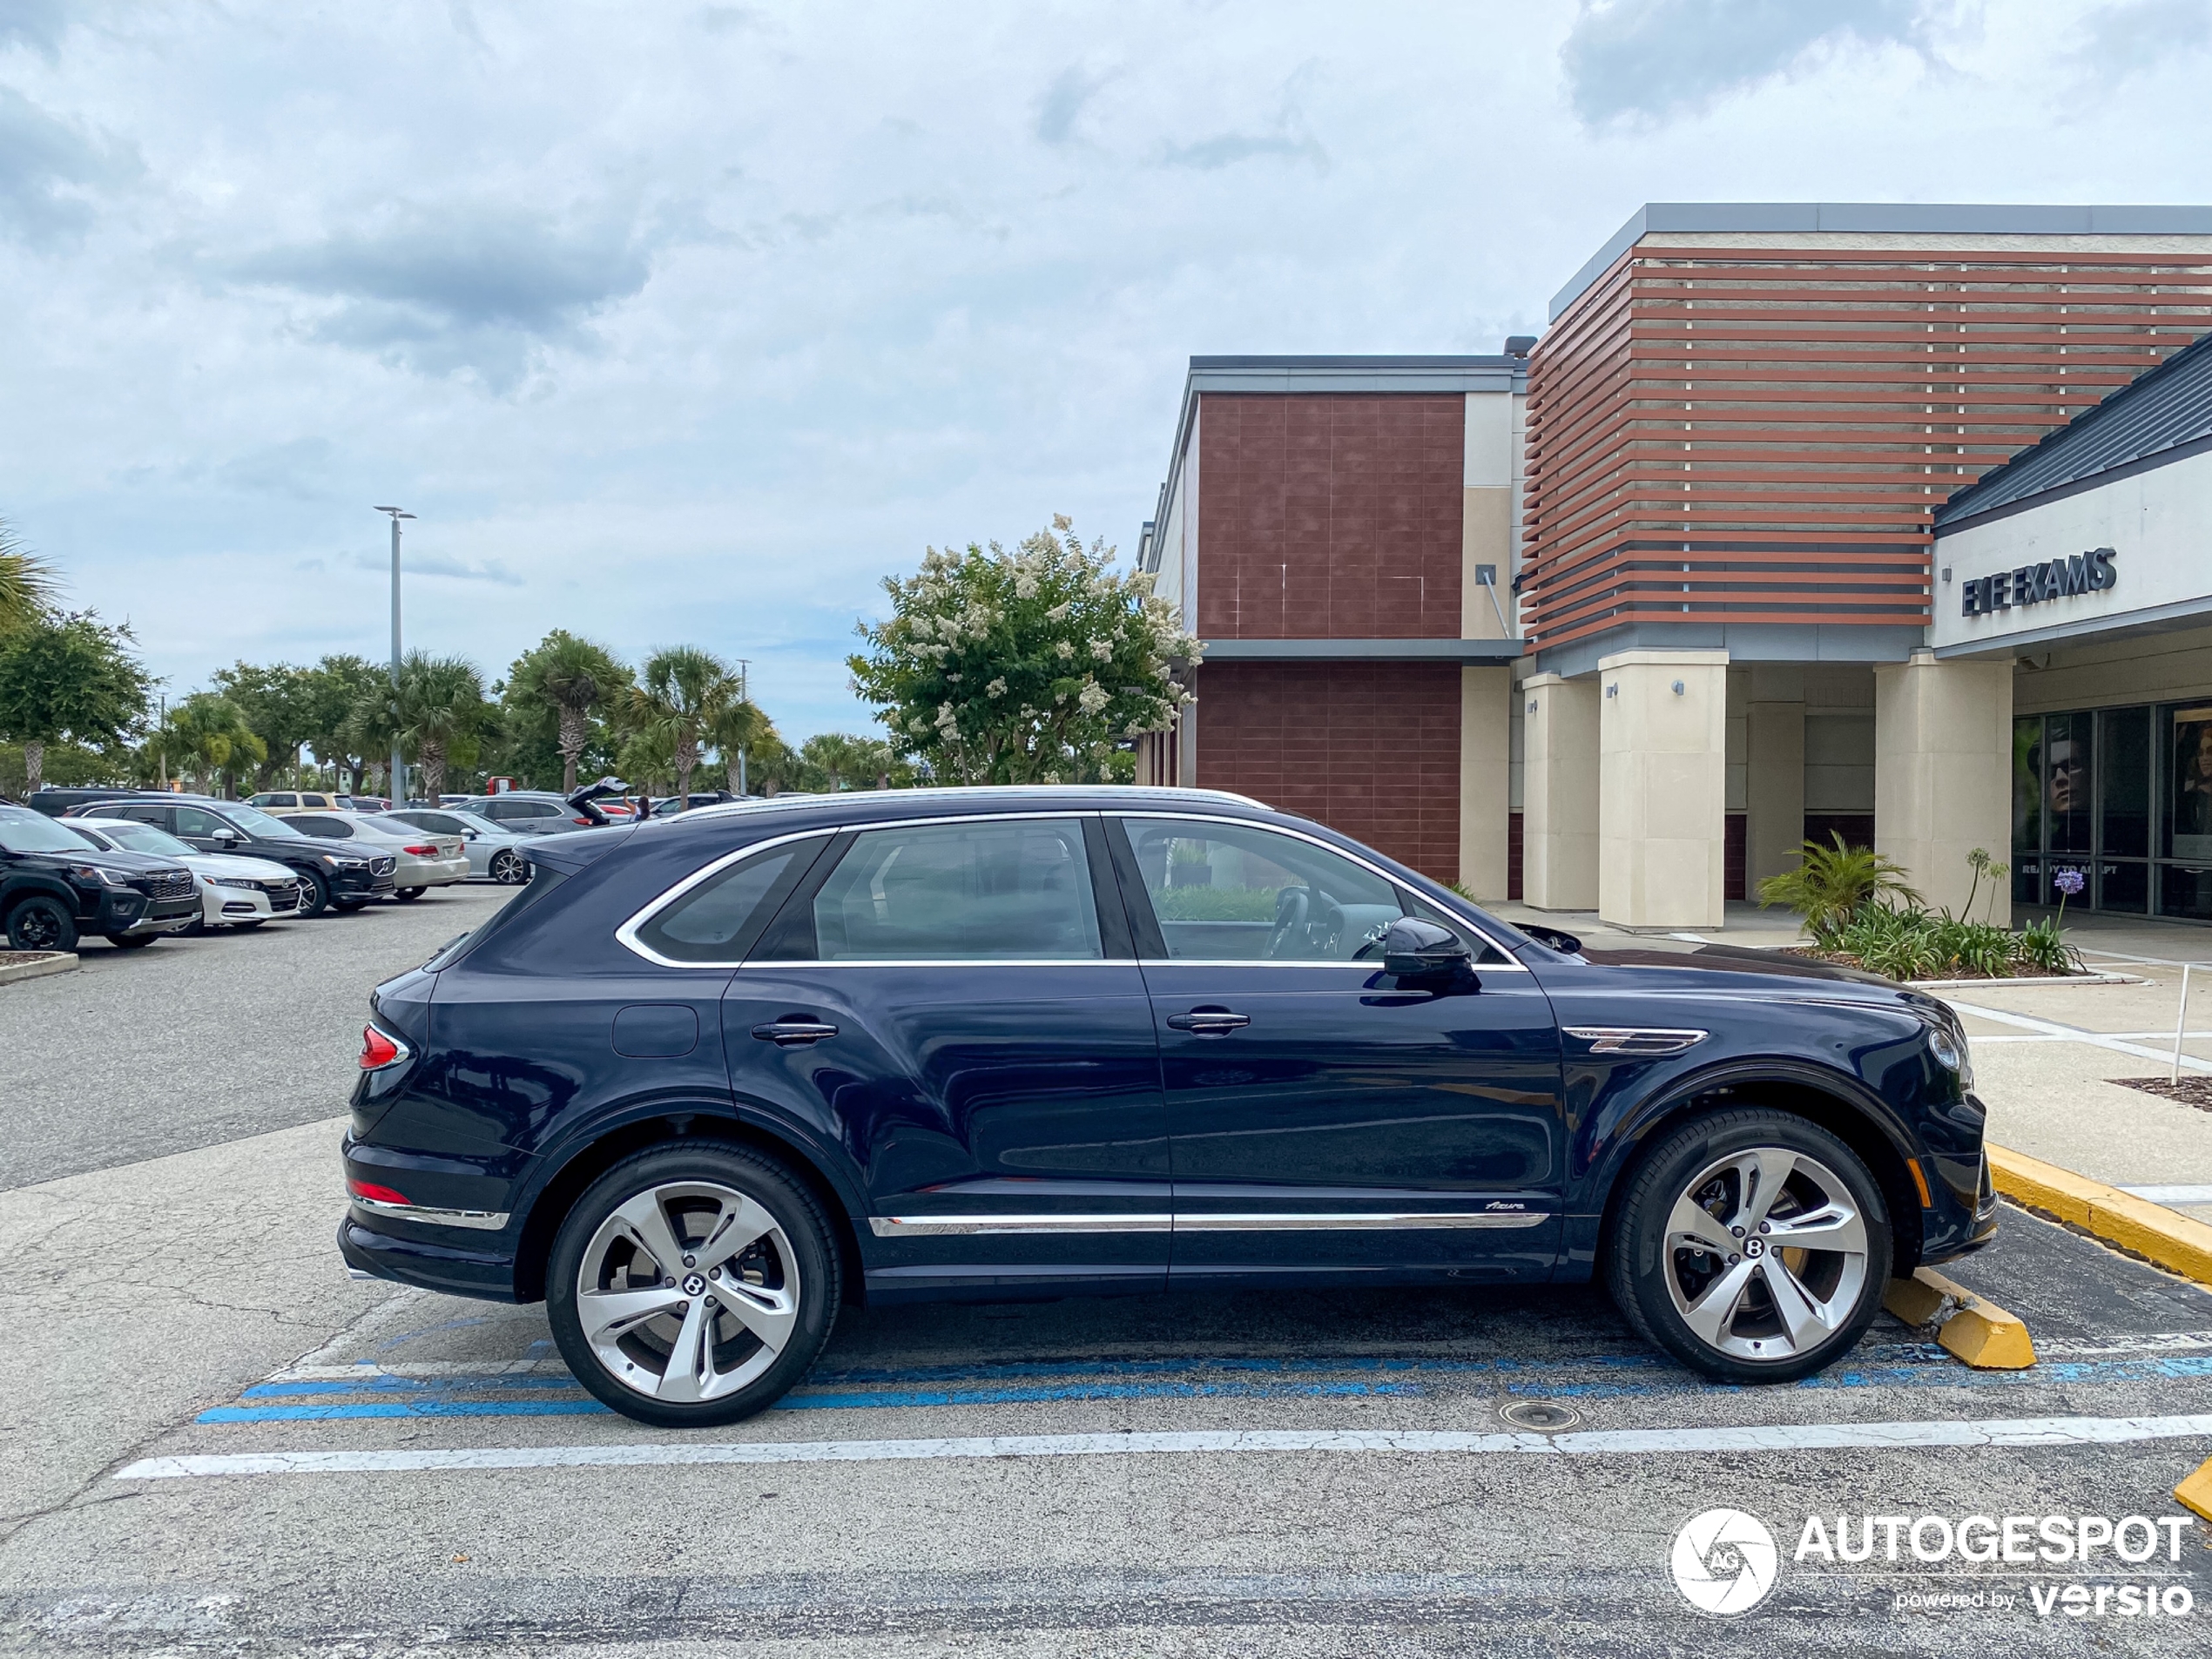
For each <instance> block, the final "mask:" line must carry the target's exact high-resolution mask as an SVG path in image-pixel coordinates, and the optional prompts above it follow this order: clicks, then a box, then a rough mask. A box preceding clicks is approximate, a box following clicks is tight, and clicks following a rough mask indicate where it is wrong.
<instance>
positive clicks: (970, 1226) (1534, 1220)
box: [355, 1199, 1552, 1238]
mask: <svg viewBox="0 0 2212 1659" xmlns="http://www.w3.org/2000/svg"><path fill="white" fill-rule="evenodd" d="M355 1202H356V1203H359V1202H360V1200H358V1199H356V1200H355ZM1551 1219H1552V1213H1551V1211H1548V1210H1443V1211H1396V1212H1387V1211H1341V1212H1318V1211H1306V1212H1304V1213H1292V1212H1282V1213H1277V1212H1272V1211H1235V1210H1228V1211H1197V1212H1195V1213H1192V1214H1187V1215H1186V1214H1183V1213H1180V1212H1178V1213H1177V1214H1175V1215H1158V1214H1151V1215H1111V1216H870V1217H868V1230H869V1231H871V1232H873V1233H874V1234H875V1236H876V1237H877V1238H933V1237H939V1236H942V1235H945V1234H950V1233H964V1234H975V1233H995V1234H1000V1235H1005V1234H1012V1233H1165V1232H1178V1233H1190V1232H1210V1233H1223V1232H1235V1233H1245V1232H1351V1231H1422V1230H1426V1229H1431V1228H1461V1227H1483V1228H1521V1227H1536V1226H1541V1225H1542V1224H1544V1223H1545V1222H1547V1221H1549V1220H1551Z"/></svg>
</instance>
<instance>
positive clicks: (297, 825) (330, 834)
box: [284, 813, 354, 841]
mask: <svg viewBox="0 0 2212 1659" xmlns="http://www.w3.org/2000/svg"><path fill="white" fill-rule="evenodd" d="M284 821H285V822H286V823H287V824H289V825H291V826H292V827H293V828H294V829H296V830H298V831H299V832H300V834H302V835H318V836H320V837H322V838H323V839H324V840H332V841H348V840H352V839H353V836H354V826H352V825H351V824H348V823H347V821H346V820H345V819H342V818H324V817H321V816H320V815H319V814H317V813H287V814H286V815H285V819H284Z"/></svg>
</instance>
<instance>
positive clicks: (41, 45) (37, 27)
mask: <svg viewBox="0 0 2212 1659" xmlns="http://www.w3.org/2000/svg"><path fill="white" fill-rule="evenodd" d="M68 27H69V10H68V5H67V0H7V3H6V4H5V5H0V46H29V47H30V48H31V49H32V50H33V51H37V52H41V53H43V54H44V56H46V57H50V58H51V57H53V56H54V54H55V53H56V52H57V51H59V50H60V48H61V44H62V34H63V31H64V30H66V29H67V28H68Z"/></svg>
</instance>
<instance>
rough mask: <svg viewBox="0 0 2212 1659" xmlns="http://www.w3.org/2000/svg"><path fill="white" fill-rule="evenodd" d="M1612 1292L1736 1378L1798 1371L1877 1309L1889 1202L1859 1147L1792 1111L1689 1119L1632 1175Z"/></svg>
mask: <svg viewBox="0 0 2212 1659" xmlns="http://www.w3.org/2000/svg"><path fill="white" fill-rule="evenodd" d="M1608 1245H1609V1250H1608V1254H1609V1258H1610V1268H1609V1271H1608V1278H1609V1279H1610V1288H1611V1290H1612V1292H1613V1299H1614V1301H1615V1303H1617V1304H1618V1305H1619V1306H1620V1308H1621V1311H1622V1313H1623V1314H1625V1315H1626V1316H1627V1317H1628V1319H1629V1323H1630V1324H1631V1325H1634V1326H1635V1328H1636V1331H1637V1332H1638V1333H1639V1334H1640V1335H1642V1337H1644V1338H1645V1339H1647V1340H1648V1341H1650V1342H1654V1343H1656V1344H1657V1345H1659V1346H1660V1347H1662V1348H1664V1349H1666V1350H1667V1352H1669V1353H1671V1354H1673V1355H1674V1356H1675V1357H1676V1359H1680V1360H1681V1361H1682V1362H1683V1364H1685V1365H1687V1366H1691V1367H1693V1368H1694V1369H1696V1370H1698V1371H1702V1372H1704V1373H1705V1374H1706V1375H1707V1376H1709V1377H1713V1378H1717V1379H1722V1380H1723V1381H1728V1382H1789V1381H1791V1380H1793V1379H1797V1378H1799V1377H1804V1376H1809V1375H1811V1373H1812V1372H1816V1371H1818V1370H1820V1369H1821V1368H1822V1367H1823V1366H1826V1365H1828V1364H1829V1363H1831V1361H1832V1360H1834V1359H1837V1358H1838V1356H1840V1355H1842V1354H1843V1353H1844V1352H1846V1351H1848V1350H1849V1349H1850V1348H1851V1346H1852V1345H1853V1344H1855V1343H1856V1342H1858V1339H1859V1338H1860V1337H1861V1336H1863V1335H1865V1332H1866V1327H1867V1326H1868V1325H1871V1324H1872V1323H1873V1321H1874V1315H1875V1314H1876V1313H1877V1312H1878V1311H1879V1310H1880V1308H1881V1304H1882V1290H1883V1287H1884V1285H1885V1284H1886V1283H1887V1281H1888V1278H1889V1275H1890V1260H1891V1241H1890V1223H1889V1212H1888V1210H1887V1209H1886V1207H1885V1205H1884V1204H1883V1202H1882V1193H1881V1188H1880V1186H1879V1184H1878V1183H1877V1182H1876V1181H1875V1179H1874V1177H1873V1174H1872V1172H1871V1170H1868V1169H1867V1167H1866V1165H1865V1163H1863V1162H1861V1161H1860V1159H1859V1157H1858V1154H1857V1153H1855V1152H1853V1151H1852V1150H1851V1148H1849V1147H1848V1146H1846V1145H1844V1143H1843V1142H1841V1141H1839V1140H1838V1139H1837V1138H1836V1137H1835V1136H1833V1135H1831V1134H1830V1133H1828V1131H1827V1130H1824V1129H1822V1128H1820V1127H1819V1126H1818V1125H1817V1124H1815V1123H1809V1122H1807V1121H1806V1120H1805V1119H1804V1118H1802V1117H1797V1116H1791V1114H1789V1113H1787V1112H1777V1111H1769V1110H1764V1109H1743V1110H1737V1111H1726V1112H1716V1113H1714V1114H1713V1115H1711V1116H1707V1117H1700V1118H1697V1119H1696V1120H1694V1121H1693V1122H1691V1123H1687V1124H1685V1125H1683V1127H1682V1128H1681V1129H1679V1130H1676V1131H1675V1132H1674V1133H1673V1134H1671V1135H1669V1136H1667V1137H1666V1138H1665V1139H1663V1140H1662V1141H1661V1142H1660V1143H1659V1144H1658V1145H1656V1146H1655V1147H1654V1148H1652V1150H1651V1151H1650V1152H1649V1155H1647V1157H1645V1158H1644V1160H1643V1162H1642V1164H1641V1165H1640V1166H1638V1168H1637V1170H1636V1171H1635V1174H1634V1175H1633V1176H1632V1177H1630V1184H1629V1191H1628V1195H1627V1197H1625V1198H1623V1199H1622V1204H1621V1209H1620V1211H1619V1215H1618V1217H1617V1218H1616V1220H1615V1228H1614V1233H1613V1236H1612V1238H1611V1239H1610V1240H1609V1241H1608Z"/></svg>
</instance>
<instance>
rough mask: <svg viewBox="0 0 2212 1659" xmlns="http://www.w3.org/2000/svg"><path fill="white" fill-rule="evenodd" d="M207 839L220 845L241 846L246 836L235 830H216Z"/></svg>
mask: <svg viewBox="0 0 2212 1659" xmlns="http://www.w3.org/2000/svg"><path fill="white" fill-rule="evenodd" d="M208 839H209V840H212V841H213V842H215V843H216V844H217V845H218V846H243V845H244V844H245V841H246V837H244V836H243V835H240V834H239V833H238V832H237V831H235V830H217V831H216V832H215V833H214V834H212V836H210V837H208Z"/></svg>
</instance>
